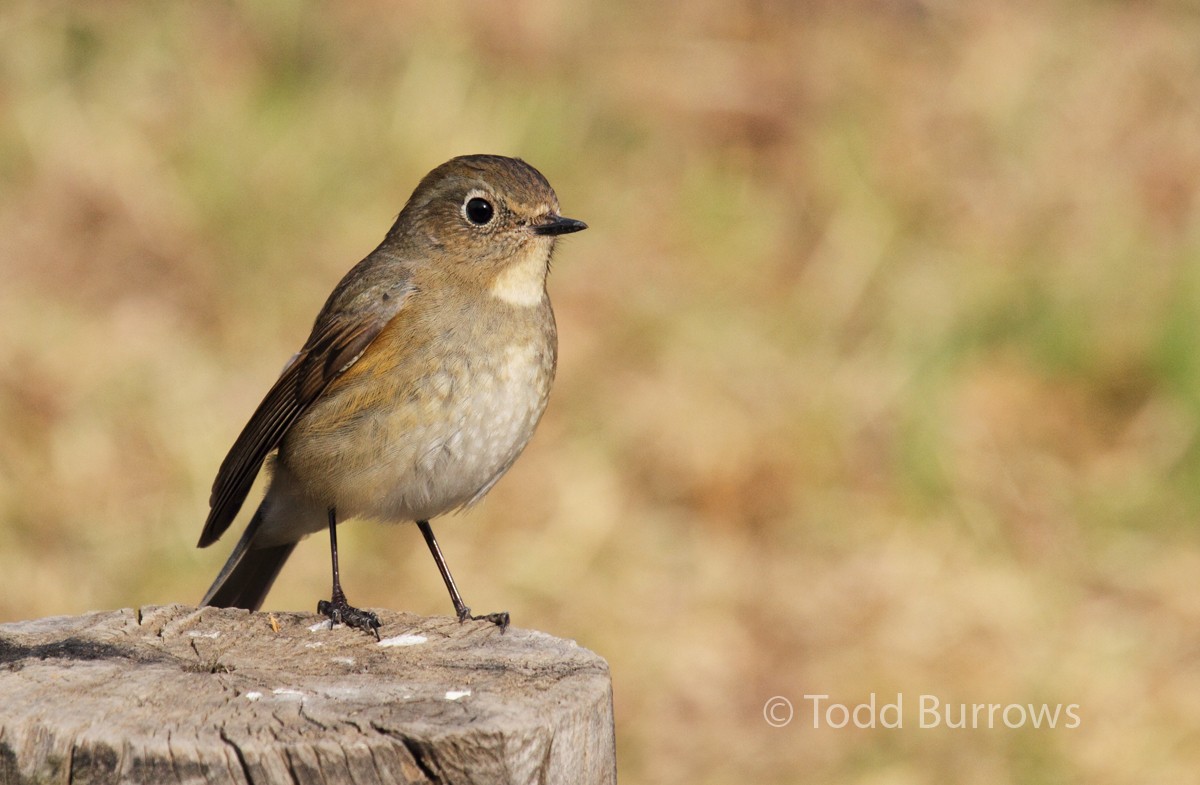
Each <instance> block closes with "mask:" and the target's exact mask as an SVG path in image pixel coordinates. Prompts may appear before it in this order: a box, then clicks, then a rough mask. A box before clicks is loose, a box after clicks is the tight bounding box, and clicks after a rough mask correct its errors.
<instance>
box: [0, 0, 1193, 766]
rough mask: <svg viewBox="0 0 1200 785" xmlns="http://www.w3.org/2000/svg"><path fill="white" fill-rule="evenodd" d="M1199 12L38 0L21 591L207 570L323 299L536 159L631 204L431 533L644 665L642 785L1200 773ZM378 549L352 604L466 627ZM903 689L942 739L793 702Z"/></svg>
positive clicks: (434, 579)
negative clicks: (427, 205)
mask: <svg viewBox="0 0 1200 785" xmlns="http://www.w3.org/2000/svg"><path fill="white" fill-rule="evenodd" d="M1198 42H1200V15H1198V14H1197V13H1196V12H1195V11H1194V9H1193V8H1192V6H1191V5H1190V4H1187V3H1174V2H1138V3H1118V2H1052V3H1032V2H1029V3H1024V2H1018V3H997V2H978V1H972V0H968V1H967V2H953V3H952V2H908V1H907V0H876V1H875V2H869V1H865V0H864V1H862V2H762V1H761V0H759V1H758V2H749V1H747V2H716V1H715V0H695V1H694V2H690V3H686V4H656V3H649V4H647V3H635V2H628V1H624V0H622V1H618V2H580V3H576V4H559V3H554V2H550V1H549V0H543V1H539V0H528V1H527V2H517V3H510V4H470V5H467V4H463V5H462V6H458V5H457V4H416V3H405V2H401V3H396V2H382V1H380V0H375V1H374V2H357V3H345V4H339V3H303V4H299V3H251V2H223V3H204V4H200V3H192V4H181V3H180V4H162V3H130V2H106V3H94V4H82V3H65V2H10V3H6V4H4V6H3V7H2V8H0V314H2V317H0V575H2V576H3V589H2V590H0V621H11V620H18V619H27V618H34V617H40V616H45V615H52V614H77V613H81V612H83V611H87V610H89V609H108V608H118V607H128V606H134V605H141V604H151V603H168V602H195V601H197V600H198V599H199V598H200V596H201V594H202V593H203V591H204V589H205V588H207V586H208V584H209V581H210V580H211V579H212V577H213V575H214V574H215V573H216V571H217V569H218V568H219V567H220V565H221V563H222V562H223V561H224V559H225V556H226V555H227V553H228V550H229V548H230V547H231V545H232V542H231V540H230V538H229V537H227V538H226V540H225V541H222V542H221V543H220V544H218V545H217V546H215V547H213V548H211V549H208V550H203V551H200V550H197V549H196V548H195V541H196V538H197V537H198V535H199V531H200V528H201V525H202V523H203V520H204V516H205V513H206V511H207V498H208V490H209V486H210V484H211V482H212V479H213V476H214V474H215V472H216V469H217V467H218V465H219V464H220V461H221V459H222V458H223V457H224V455H225V452H226V450H227V449H228V447H229V446H230V444H231V443H232V441H233V439H234V437H235V436H236V435H237V433H238V432H239V431H240V429H241V427H242V425H243V424H244V423H245V421H246V420H247V418H248V417H249V415H250V413H251V412H252V411H253V409H254V407H255V406H256V405H257V404H258V402H259V400H260V398H261V396H262V395H263V394H264V393H265V391H266V390H267V389H268V387H269V386H270V384H271V383H272V381H273V380H274V379H275V377H276V375H277V374H278V372H279V369H280V368H281V367H282V365H283V363H284V361H285V360H287V358H288V357H290V356H291V354H292V353H293V352H294V351H295V350H296V349H297V348H298V347H299V346H300V344H301V343H302V342H303V341H304V339H305V338H306V336H307V334H308V330H309V328H310V326H311V323H312V319H313V318H314V316H315V315H316V312H317V310H318V309H319V307H320V305H321V304H322V303H323V301H324V299H325V297H326V295H327V294H328V292H329V290H330V289H331V288H332V287H333V285H334V284H335V283H336V282H337V281H338V279H339V278H340V277H341V276H342V274H343V273H344V272H345V271H346V270H347V269H349V267H350V266H351V265H352V264H353V263H354V262H356V261H357V260H358V259H360V258H361V257H362V256H364V255H365V254H366V253H368V252H369V251H370V250H371V249H372V248H373V247H374V246H375V244H376V243H377V242H378V241H379V240H380V239H381V238H382V236H383V234H384V232H385V231H386V229H387V228H388V226H389V225H390V223H391V221H392V219H393V217H394V216H395V214H396V213H397V212H398V211H399V209H400V207H401V206H402V205H403V203H404V201H405V199H406V198H407V197H408V195H409V193H410V192H411V190H412V188H413V186H414V185H415V184H416V182H417V180H418V179H419V178H420V177H421V176H422V175H423V174H424V173H425V172H426V171H428V170H429V169H431V168H432V167H433V166H435V165H436V164H438V163H440V162H442V161H443V160H445V159H447V158H449V157H451V156H454V155H458V154H462V153H472V152H492V153H502V154H508V155H518V156H521V157H523V158H525V159H527V160H528V161H530V162H531V163H533V164H534V165H535V166H537V167H538V168H539V169H541V170H542V171H543V172H544V173H545V174H546V176H547V177H548V178H549V179H550V181H551V182H552V183H553V184H554V186H555V188H556V189H557V191H558V194H559V197H560V200H561V202H562V205H563V211H564V213H565V214H567V215H570V216H574V217H578V218H581V219H584V220H586V221H587V222H588V223H589V224H590V225H591V229H590V230H589V231H587V232H585V233H583V234H580V235H574V236H571V237H569V238H567V239H566V240H565V241H563V242H562V243H561V244H560V247H559V251H558V254H557V259H556V264H555V267H554V271H553V275H552V277H551V282H550V289H551V294H552V297H553V299H554V303H555V307H556V310H557V313H558V319H559V325H560V342H561V349H560V355H561V359H560V365H559V373H558V382H557V386H556V388H555V391H554V395H553V396H552V398H551V403H550V408H549V410H548V412H547V414H546V417H545V420H544V421H543V423H542V425H541V428H540V430H539V432H538V435H537V436H536V438H535V439H534V441H533V443H532V444H531V446H530V447H529V449H528V450H527V451H526V453H525V455H524V457H523V458H522V459H521V460H520V461H518V463H517V464H516V466H515V468H514V469H513V471H512V472H511V473H510V474H509V475H508V476H507V477H506V478H505V479H504V480H503V481H502V482H501V483H500V484H499V485H498V486H497V487H496V489H495V490H494V491H493V492H492V493H491V495H490V496H489V497H488V499H487V500H486V502H485V503H483V504H482V505H480V506H479V507H477V508H476V509H474V510H471V511H470V512H468V513H466V514H463V515H459V516H456V517H453V518H447V519H443V520H442V521H441V523H440V524H439V525H437V530H438V532H439V537H440V539H441V542H442V545H443V547H444V548H445V549H446V551H447V555H448V559H449V561H450V564H451V566H452V567H453V568H454V570H455V574H456V575H457V576H458V578H459V581H460V585H461V586H462V588H463V591H464V594H465V596H466V598H467V600H468V601H469V602H470V603H471V604H472V605H473V606H474V607H475V608H476V610H479V611H492V610H501V609H507V610H509V611H511V612H512V613H513V616H514V619H515V620H516V624H518V625H519V626H523V627H534V628H537V629H541V630H545V631H547V632H550V633H552V634H555V635H558V636H562V637H567V638H574V639H576V640H578V641H579V642H580V643H581V644H582V645H585V646H587V647H589V648H591V649H594V650H595V651H597V652H599V653H600V654H602V655H603V656H605V657H606V658H607V659H608V661H609V663H610V664H611V666H612V673H613V680H614V685H615V699H616V721H617V736H618V753H619V763H620V773H621V777H622V780H623V781H625V782H631V783H636V782H654V783H743V782H756V783H791V782H813V783H872V784H879V783H940V782H946V781H955V782H968V783H970V782H978V783H985V782H986V783H1005V782H1013V783H1016V782H1021V783H1031V782H1055V783H1063V782H1078V783H1141V782H1169V781H1186V780H1191V779H1193V778H1194V777H1195V773H1196V771H1198V770H1200V535H1198V532H1197V526H1196V520H1197V517H1198V515H1200V431H1198V427H1200V352H1198V351H1197V348H1198V347H1200V200H1198V196H1200V43H1198ZM258 493H259V491H255V492H254V493H253V494H252V498H257V496H258ZM341 531H342V540H343V556H342V567H343V572H344V576H345V582H346V586H347V591H348V593H349V594H350V596H351V597H352V598H354V599H356V600H357V601H358V602H360V603H362V604H364V605H368V606H377V607H390V608H396V609H405V610H412V611H417V612H420V613H425V614H447V613H449V612H450V607H449V602H448V600H447V598H446V596H445V591H444V589H443V587H442V584H441V581H440V579H439V578H438V575H437V572H436V570H435V568H434V566H433V564H432V561H431V560H430V559H429V555H428V553H427V552H426V550H425V548H424V546H423V544H422V542H421V539H420V536H419V534H418V533H417V532H416V530H415V528H414V527H406V526H399V527H380V526H374V525H366V524H360V523H356V524H351V525H349V526H346V527H343V529H342V530H341ZM327 559H328V556H327V543H326V541H325V539H324V538H323V537H319V538H313V539H312V540H310V541H307V542H306V543H305V544H304V545H303V546H302V547H301V548H300V549H299V550H298V552H297V554H296V555H295V556H294V557H293V559H292V561H291V562H290V563H289V565H288V567H287V569H286V570H285V571H284V573H283V576H282V578H281V579H280V581H279V583H278V584H277V586H276V589H275V591H274V593H273V595H272V596H271V597H270V598H269V600H268V607H273V608H278V609H301V610H308V609H311V608H313V607H314V604H315V602H316V601H317V600H318V599H319V598H321V597H324V596H325V593H326V591H327V589H328V581H329V577H328V567H327V564H328V561H327ZM872 692H874V693H876V694H877V695H878V696H879V697H878V700H879V702H880V703H883V702H890V701H894V700H895V696H896V695H897V694H902V695H903V696H904V700H905V701H906V707H905V709H906V712H905V713H906V716H905V725H906V727H905V728H904V729H903V730H884V729H874V730H871V729H866V730H860V729H856V728H854V727H853V725H851V726H849V727H847V728H842V729H836V728H831V727H820V728H814V727H813V722H812V717H811V706H810V704H809V703H806V702H805V701H804V700H803V696H804V695H805V694H828V695H830V696H831V697H830V700H831V701H837V702H841V703H845V704H849V705H854V704H856V703H859V702H861V701H864V700H866V699H867V698H868V696H869V695H870V694H871V693H872ZM923 694H927V695H933V696H936V697H937V698H938V699H939V700H941V701H942V702H944V703H950V704H953V705H955V706H957V705H958V704H963V703H965V704H968V705H969V704H973V703H985V704H986V703H993V702H994V703H1000V704H1005V705H1007V704H1010V703H1016V704H1029V703H1033V704H1035V705H1040V704H1043V703H1045V704H1049V705H1050V706H1054V705H1056V704H1078V707H1079V708H1078V710H1077V713H1078V715H1079V717H1080V723H1079V727H1078V728H1075V729H1063V728H1059V729H1056V730H1048V729H1046V728H1042V729H1034V728H1032V727H1031V726H1029V725H1026V726H1024V727H1020V728H1016V729H1009V728H1006V727H998V728H994V729H990V730H989V729H987V728H986V727H985V728H982V729H976V730H969V729H964V730H950V729H946V728H944V727H943V728H938V729H919V728H917V727H916V725H917V720H918V716H917V714H916V702H917V700H918V698H919V696H921V695H923ZM777 695H778V696H783V697H787V698H789V699H790V700H792V702H793V704H794V705H795V707H796V712H797V714H796V717H795V721H794V722H792V723H791V724H790V725H788V726H787V727H782V728H773V727H770V725H768V723H767V722H766V721H765V719H764V716H763V706H764V702H765V701H766V700H767V699H768V698H771V697H772V696H777Z"/></svg>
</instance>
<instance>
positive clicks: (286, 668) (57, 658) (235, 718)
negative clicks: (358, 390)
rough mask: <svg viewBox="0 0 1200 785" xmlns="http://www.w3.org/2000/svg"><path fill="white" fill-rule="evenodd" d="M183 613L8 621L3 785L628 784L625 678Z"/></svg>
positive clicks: (441, 642) (581, 652)
mask: <svg viewBox="0 0 1200 785" xmlns="http://www.w3.org/2000/svg"><path fill="white" fill-rule="evenodd" d="M380 621H382V622H383V629H382V630H381V634H383V641H382V642H381V643H377V642H376V641H375V639H374V638H373V637H371V636H369V635H367V634H365V633H363V632H361V631H359V630H353V629H349V628H345V627H340V626H339V627H337V628H334V629H330V626H329V623H328V622H321V621H319V617H317V616H315V615H312V614H300V613H274V614H268V613H248V612H246V611H241V610H228V609H218V608H201V609H196V608H192V607H188V606H183V605H167V606H159V607H145V608H141V609H137V610H133V609H125V610H120V611H110V612H101V613H91V614H86V615H83V616H76V617H65V616H64V617H55V618H48V619H39V620H36V621H26V622H18V623H15V624H3V625H0V783H3V784H4V785H7V783H22V784H24V783H31V784H32V783H63V784H64V785H65V784H66V783H116V782H122V783H124V782H130V783H254V784H255V785H259V783H288V784H289V785H293V784H294V783H321V784H322V785H341V784H342V783H356V784H357V783H508V782H512V783H555V784H557V783H614V782H615V781H616V756H615V749H614V740H613V715H612V685H611V681H610V678H609V672H608V665H607V663H605V661H604V660H603V659H601V658H600V657H599V656H597V655H596V654H593V653H592V652H590V651H588V650H587V649H584V648H581V647H580V646H578V645H576V644H575V643H574V642H573V641H564V640H560V639H558V638H554V637H552V636H550V635H546V634H544V633H540V632H535V631H532V630H521V629H515V628H510V629H509V630H508V631H507V632H504V633H501V631H500V630H499V629H498V628H497V627H495V626H494V625H492V624H490V623H487V622H466V623H465V624H459V623H458V622H457V621H456V620H454V619H449V618H425V617H420V616H415V615H412V614H402V613H390V612H387V611H384V612H381V613H380Z"/></svg>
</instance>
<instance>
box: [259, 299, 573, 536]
mask: <svg viewBox="0 0 1200 785" xmlns="http://www.w3.org/2000/svg"><path fill="white" fill-rule="evenodd" d="M552 319H553V317H552V316H550V322H549V327H548V329H547V328H546V327H545V326H544V325H540V326H539V329H518V330H507V331H494V332H491V333H486V332H484V333H478V334H471V333H467V334H460V335H459V336H457V338H456V337H453V336H452V337H446V338H443V339H442V340H440V341H436V342H433V343H431V344H430V345H429V346H428V348H427V349H426V350H424V351H408V352H399V353H398V354H397V355H396V356H395V357H392V358H389V356H388V354H389V349H388V346H387V345H385V346H383V347H377V346H375V344H372V347H371V348H372V349H374V350H375V351H370V350H369V351H368V352H365V353H364V356H363V358H362V359H361V360H360V364H362V365H364V367H363V368H359V367H358V365H356V366H354V367H352V368H351V373H348V374H347V376H348V377H350V378H349V379H348V381H347V383H345V384H342V385H338V386H335V387H334V386H331V387H333V389H332V390H331V391H330V392H329V393H327V395H326V396H324V397H323V398H322V400H320V401H318V403H317V404H316V405H314V407H313V409H312V410H310V412H308V413H307V414H306V415H305V417H304V418H303V419H302V420H301V422H299V423H297V426H296V427H294V428H293V432H290V433H289V434H288V437H287V438H286V439H285V441H284V444H283V447H282V449H281V453H280V460H281V461H284V462H285V463H286V464H287V466H288V468H289V470H290V471H291V473H292V474H294V475H296V476H297V478H298V479H299V480H300V481H301V483H302V484H303V486H304V488H305V489H306V495H308V496H310V497H311V498H312V499H313V501H315V502H317V503H319V504H324V505H328V506H336V507H337V508H338V513H339V517H340V518H346V517H350V516H363V517H371V518H377V519H383V520H422V519H426V518H431V517H434V516H437V515H439V514H442V513H444V512H448V511H450V510H453V509H455V508H457V507H461V506H463V505H466V504H470V503H471V502H473V501H476V500H477V499H478V498H480V497H481V496H482V495H483V494H484V493H486V492H487V490H488V489H490V488H491V486H492V485H493V484H494V483H495V482H496V481H497V480H498V479H499V478H500V476H501V475H503V474H504V472H505V471H507V469H508V467H509V466H511V465H512V463H513V461H514V460H516V458H517V456H518V455H519V454H520V452H521V450H522V449H524V447H525V445H526V444H527V443H528V441H529V439H530V437H531V436H532V435H533V431H534V428H535V427H536V425H537V423H538V420H539V419H540V418H541V415H542V412H543V410H544V409H545V406H546V401H547V398H548V396H549V392H550V385H551V382H552V381H553V376H554V365H555V351H556V345H555V337H554V330H553V321H552ZM505 332H506V333H508V334H507V335H505V336H504V337H500V335H498V333H505ZM381 337H384V336H381ZM377 340H378V339H377ZM485 347H486V349H485ZM380 350H382V351H380ZM390 360H395V362H392V361H390ZM355 371H357V373H354V372H355Z"/></svg>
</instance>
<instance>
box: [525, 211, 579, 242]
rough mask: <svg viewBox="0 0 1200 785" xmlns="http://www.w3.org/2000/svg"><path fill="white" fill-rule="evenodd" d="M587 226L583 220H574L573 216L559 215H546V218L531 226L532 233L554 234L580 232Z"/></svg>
mask: <svg viewBox="0 0 1200 785" xmlns="http://www.w3.org/2000/svg"><path fill="white" fill-rule="evenodd" d="M586 228H588V227H587V224H585V223H584V222H583V221H576V220H575V219H574V218H563V217H562V216H561V215H553V214H551V215H548V216H546V220H545V221H543V222H542V223H540V224H538V225H537V226H535V227H533V233H534V234H542V235H550V236H552V237H553V236H556V235H560V234H570V233H571V232H581V231H583V230H584V229H586Z"/></svg>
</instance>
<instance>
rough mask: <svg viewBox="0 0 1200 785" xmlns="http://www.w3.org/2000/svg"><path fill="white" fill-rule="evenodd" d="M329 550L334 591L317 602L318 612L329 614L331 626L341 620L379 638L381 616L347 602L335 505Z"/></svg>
mask: <svg viewBox="0 0 1200 785" xmlns="http://www.w3.org/2000/svg"><path fill="white" fill-rule="evenodd" d="M329 552H330V553H331V554H332V557H333V592H332V595H331V596H330V598H329V599H328V600H321V601H320V602H318V603H317V613H319V614H321V615H323V616H327V617H328V618H329V624H330V626H333V625H334V624H337V623H338V622H341V623H342V624H345V625H346V626H347V627H357V628H358V629H360V630H365V631H366V632H369V633H371V634H372V635H374V636H375V640H379V617H378V616H376V615H375V614H374V613H371V612H370V611H364V610H359V609H358V608H355V607H354V606H353V605H351V604H350V603H348V602H346V594H345V592H343V591H342V580H341V576H340V575H339V573H338V552H337V510H336V509H335V508H333V507H330V508H329Z"/></svg>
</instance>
